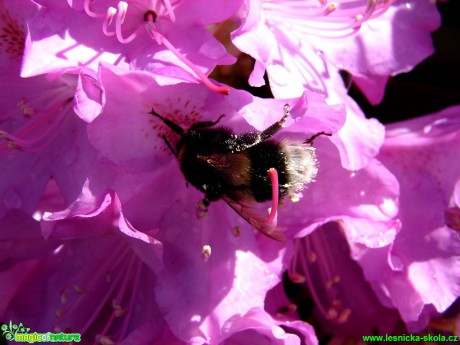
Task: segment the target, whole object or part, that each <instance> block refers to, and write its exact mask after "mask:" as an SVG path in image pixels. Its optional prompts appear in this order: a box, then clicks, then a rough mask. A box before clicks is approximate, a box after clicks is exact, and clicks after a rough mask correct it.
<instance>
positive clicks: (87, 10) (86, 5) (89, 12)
mask: <svg viewBox="0 0 460 345" xmlns="http://www.w3.org/2000/svg"><path fill="white" fill-rule="evenodd" d="M91 1H92V0H85V3H84V4H83V6H84V9H85V13H86V14H87V15H88V16H90V17H92V18H102V17H104V15H103V14H102V13H96V12H93V11H92V10H91V9H90V8H89V4H90V2H91Z"/></svg>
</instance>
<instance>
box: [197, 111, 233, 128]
mask: <svg viewBox="0 0 460 345" xmlns="http://www.w3.org/2000/svg"><path fill="white" fill-rule="evenodd" d="M224 116H225V114H224V115H220V116H219V118H218V119H217V120H216V121H205V122H198V123H195V124H193V125H191V126H190V129H197V128H206V127H212V126H215V125H217V124H218V123H219V121H220V120H221V119H222V118H223V117H224Z"/></svg>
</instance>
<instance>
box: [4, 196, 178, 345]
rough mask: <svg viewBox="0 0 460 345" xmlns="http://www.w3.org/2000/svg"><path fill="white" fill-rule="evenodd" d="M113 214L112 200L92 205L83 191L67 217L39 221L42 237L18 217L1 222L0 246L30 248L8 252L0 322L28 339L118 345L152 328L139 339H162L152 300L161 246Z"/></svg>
mask: <svg viewBox="0 0 460 345" xmlns="http://www.w3.org/2000/svg"><path fill="white" fill-rule="evenodd" d="M119 207H120V205H119V202H118V200H117V199H116V196H114V195H113V194H107V195H106V196H105V198H104V199H102V200H95V199H94V197H93V196H92V195H91V194H90V193H89V191H88V190H87V189H85V190H84V192H83V193H82V194H81V195H80V196H79V198H78V199H77V200H76V202H75V203H74V204H72V205H71V206H70V207H69V208H68V209H66V210H64V211H61V212H53V213H49V214H46V213H45V216H44V221H42V229H41V232H40V225H39V223H38V222H37V221H34V220H32V219H30V218H29V217H28V216H27V215H25V214H20V213H19V212H18V211H12V212H10V213H9V214H8V216H7V217H5V218H3V220H2V224H1V225H2V226H1V236H2V243H3V244H6V243H21V240H22V239H29V241H30V245H28V246H15V247H13V248H14V250H13V253H14V254H15V255H14V259H15V262H14V263H15V266H14V267H15V268H14V270H10V271H6V272H2V273H1V275H2V281H3V279H7V281H11V282H12V281H13V279H14V280H16V281H17V282H18V283H13V286H12V287H15V289H13V290H12V291H11V293H9V294H8V295H7V296H3V295H2V306H4V309H3V310H2V316H1V317H2V319H12V320H21V322H23V323H24V324H26V325H28V327H30V328H31V329H34V330H35V331H40V330H43V331H55V332H57V331H59V330H61V331H64V330H67V331H71V332H79V333H81V334H82V339H84V340H85V342H90V341H91V342H93V341H98V342H100V343H109V342H108V341H109V339H110V341H113V342H117V341H119V340H121V339H123V338H125V337H126V336H127V335H129V334H130V333H131V332H132V331H133V330H135V329H136V328H137V327H145V324H148V325H150V326H151V325H152V322H153V321H155V323H156V328H154V327H151V328H150V330H149V333H145V337H150V338H152V335H151V333H153V332H156V338H159V339H162V338H163V337H165V336H167V332H166V330H167V328H166V327H164V322H163V321H162V320H161V316H160V314H159V313H155V310H156V308H157V307H156V303H155V299H154V294H152V293H151V286H152V284H153V283H154V275H153V271H155V270H159V269H160V268H161V253H162V246H161V243H159V242H158V241H156V240H155V239H154V238H152V237H151V236H149V235H147V234H145V233H140V232H138V231H136V230H135V229H133V228H132V227H131V226H130V224H129V223H127V222H126V219H125V218H124V217H123V214H122V213H121V210H120V208H119ZM14 230H16V231H14ZM22 243H24V242H22ZM8 260H10V261H11V259H6V262H8ZM4 264H5V259H4V258H3V260H2V265H4ZM18 268H21V270H18ZM11 274H14V275H13V276H11ZM5 297H6V299H5ZM168 337H169V336H168ZM170 337H171V338H173V337H172V336H170ZM140 343H146V342H140Z"/></svg>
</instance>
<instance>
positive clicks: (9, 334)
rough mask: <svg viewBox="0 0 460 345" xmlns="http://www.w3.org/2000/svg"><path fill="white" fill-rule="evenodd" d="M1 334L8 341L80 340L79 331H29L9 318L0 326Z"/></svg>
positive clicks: (30, 342) (59, 341) (77, 341)
mask: <svg viewBox="0 0 460 345" xmlns="http://www.w3.org/2000/svg"><path fill="white" fill-rule="evenodd" d="M1 330H2V332H3V336H4V337H5V338H6V340H8V341H14V342H17V343H29V344H33V343H43V342H53V343H71V342H76V343H79V342H80V341H81V334H80V333H62V332H61V333H51V332H46V333H37V332H33V333H29V331H30V328H29V327H26V326H24V325H23V324H22V322H21V323H20V324H19V325H16V324H14V323H13V322H12V321H11V320H10V323H9V324H8V325H7V324H4V325H2V327H1Z"/></svg>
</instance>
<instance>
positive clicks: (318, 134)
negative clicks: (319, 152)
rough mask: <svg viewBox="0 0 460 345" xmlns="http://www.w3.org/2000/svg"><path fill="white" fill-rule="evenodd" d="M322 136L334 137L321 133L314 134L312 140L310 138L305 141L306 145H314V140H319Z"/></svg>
mask: <svg viewBox="0 0 460 345" xmlns="http://www.w3.org/2000/svg"><path fill="white" fill-rule="evenodd" d="M320 135H327V136H328V137H330V136H331V135H332V133H326V132H319V133H316V134H313V135H312V136H311V137H310V138H308V139H307V140H305V143H306V144H312V143H313V140H315V139H316V138H318V137H319V136H320Z"/></svg>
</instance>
